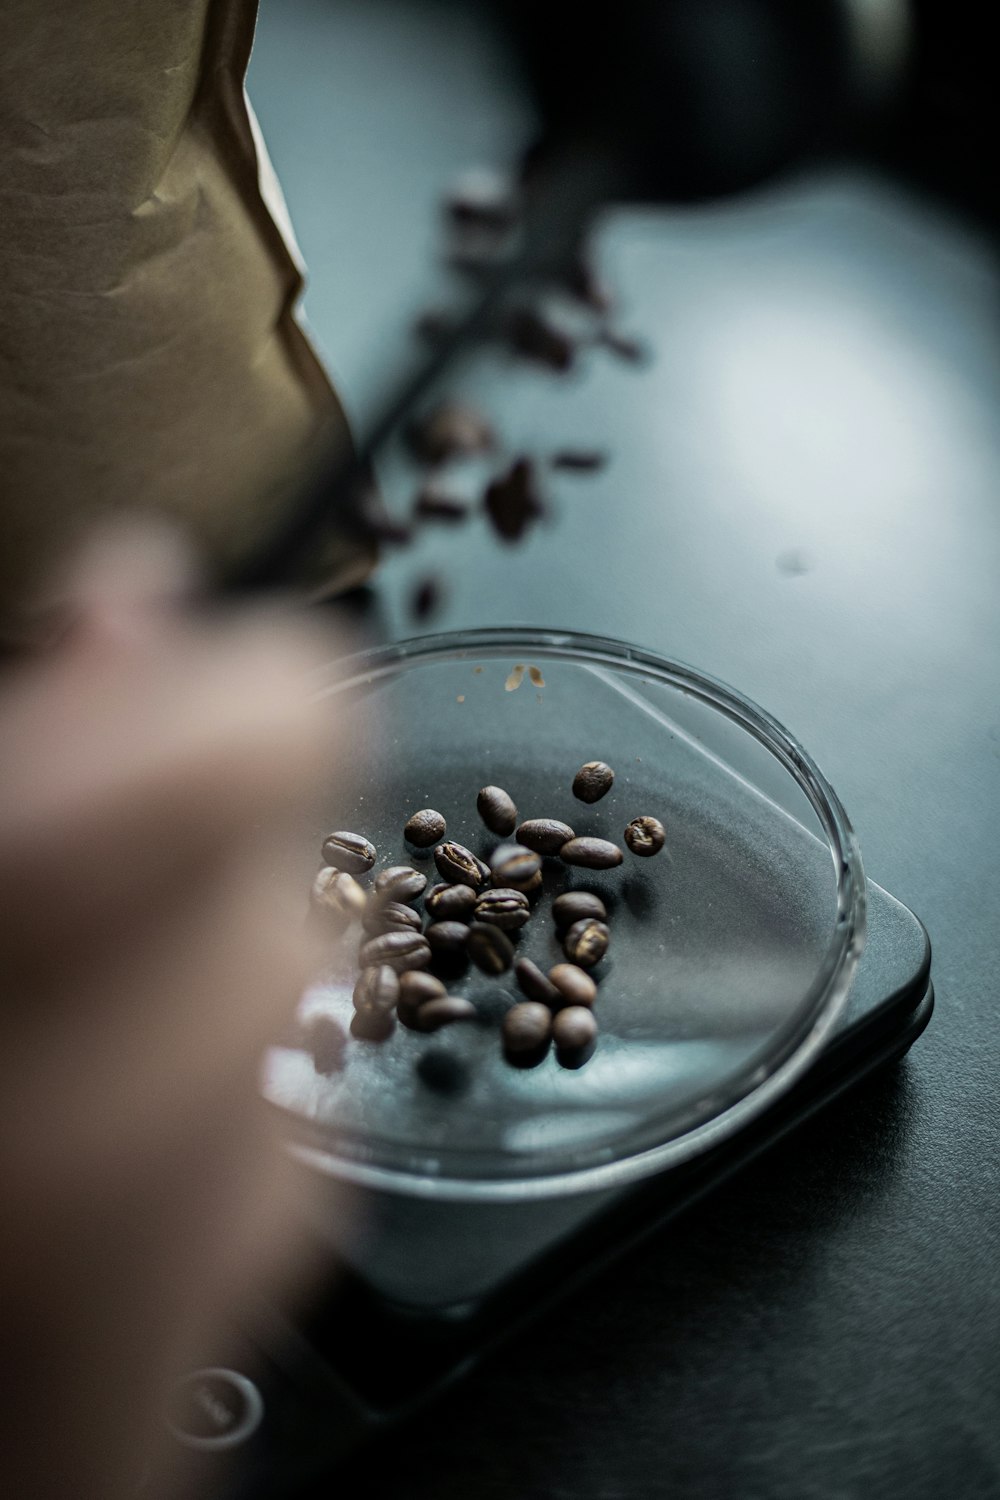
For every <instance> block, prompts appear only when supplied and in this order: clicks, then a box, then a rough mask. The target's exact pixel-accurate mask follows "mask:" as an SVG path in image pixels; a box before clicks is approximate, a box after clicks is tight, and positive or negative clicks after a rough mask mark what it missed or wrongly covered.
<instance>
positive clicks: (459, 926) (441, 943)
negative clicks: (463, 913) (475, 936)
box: [424, 922, 469, 958]
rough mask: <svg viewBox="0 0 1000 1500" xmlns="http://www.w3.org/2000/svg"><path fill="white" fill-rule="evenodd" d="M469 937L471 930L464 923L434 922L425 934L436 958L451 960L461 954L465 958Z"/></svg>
mask: <svg viewBox="0 0 1000 1500" xmlns="http://www.w3.org/2000/svg"><path fill="white" fill-rule="evenodd" d="M468 936H469V929H468V927H467V926H466V925H465V923H464V922H432V923H431V925H430V926H429V927H428V929H427V931H426V932H425V933H424V937H425V938H426V939H427V941H428V943H430V945H431V952H432V953H433V954H434V956H435V958H437V957H439V956H444V957H447V958H451V957H453V956H454V955H456V954H459V953H461V954H462V955H463V956H464V954H465V944H466V942H467V940H468Z"/></svg>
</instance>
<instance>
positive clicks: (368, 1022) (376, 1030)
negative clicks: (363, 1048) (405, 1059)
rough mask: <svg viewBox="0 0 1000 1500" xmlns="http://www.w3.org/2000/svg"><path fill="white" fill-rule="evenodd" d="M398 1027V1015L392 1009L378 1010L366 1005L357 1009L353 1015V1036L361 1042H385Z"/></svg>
mask: <svg viewBox="0 0 1000 1500" xmlns="http://www.w3.org/2000/svg"><path fill="white" fill-rule="evenodd" d="M395 1029H396V1017H395V1016H394V1015H393V1013H392V1011H391V1010H377V1009H376V1008H375V1007H374V1006H366V1007H365V1009H364V1010H356V1011H355V1012H354V1015H353V1016H352V1017H351V1036H353V1037H357V1039H358V1041H361V1042H385V1041H388V1039H389V1037H391V1036H392V1033H393V1032H394V1031H395Z"/></svg>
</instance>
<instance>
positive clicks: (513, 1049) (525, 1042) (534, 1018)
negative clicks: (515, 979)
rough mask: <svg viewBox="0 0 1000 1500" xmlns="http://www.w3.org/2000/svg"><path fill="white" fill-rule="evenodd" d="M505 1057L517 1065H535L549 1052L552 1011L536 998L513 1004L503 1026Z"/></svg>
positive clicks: (524, 1066)
mask: <svg viewBox="0 0 1000 1500" xmlns="http://www.w3.org/2000/svg"><path fill="white" fill-rule="evenodd" d="M500 1033H501V1036H502V1038H503V1051H504V1056H505V1057H506V1059H507V1061H508V1062H511V1063H514V1064H515V1065H516V1066H517V1067H523V1068H526V1067H534V1066H535V1064H536V1063H539V1062H541V1060H542V1058H543V1057H544V1056H545V1054H546V1052H547V1051H548V1047H549V1041H550V1040H551V1037H552V1012H551V1011H550V1010H549V1008H548V1006H547V1005H542V1004H540V1002H539V1001H537V1000H522V1001H521V1003H520V1004H519V1005H514V1006H511V1008H510V1010H509V1011H508V1012H507V1014H506V1015H505V1016H504V1018H503V1023H502V1025H501V1028H500Z"/></svg>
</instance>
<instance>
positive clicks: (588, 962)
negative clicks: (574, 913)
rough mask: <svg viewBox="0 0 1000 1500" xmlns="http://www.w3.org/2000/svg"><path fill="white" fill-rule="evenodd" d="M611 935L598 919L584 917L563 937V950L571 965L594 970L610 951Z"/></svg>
mask: <svg viewBox="0 0 1000 1500" xmlns="http://www.w3.org/2000/svg"><path fill="white" fill-rule="evenodd" d="M610 940H611V933H610V932H609V931H608V929H607V927H606V926H605V924H604V923H603V922H599V921H598V920H597V918H596V917H584V918H583V919H582V921H579V922H574V923H573V926H572V927H571V928H570V929H569V931H568V932H567V933H566V934H565V936H564V937H563V948H564V950H565V953H566V957H567V958H568V959H569V961H570V963H574V964H579V966H580V968H581V969H592V968H594V966H595V965H596V964H599V963H600V961H601V959H602V958H603V957H604V955H605V953H607V951H608V943H609V942H610Z"/></svg>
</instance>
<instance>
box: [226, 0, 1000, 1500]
mask: <svg viewBox="0 0 1000 1500" xmlns="http://www.w3.org/2000/svg"><path fill="white" fill-rule="evenodd" d="M250 86H251V94H252V97H253V100H254V103H255V105H256V108H257V111H258V114H259V115H260V118H261V122H262V124H263V127H264V130H265V134H266V136H267V138H268V142H269V145H270V147H271V151H272V155H273V157H274V160H275V163H276V165H277V167H278V170H279V173H280V175H281V178H282V181H283V184H284V187H285V191H286V194H287V196H288V199H289V203H290V206H291V210H292V214H293V218H294V220H295V223H296V227H297V230H298V233H299V236H300V240H301V243H302V247H303V250H304V253H305V256H306V258H307V260H308V262H309V265H310V272H311V290H310V294H309V297H308V301H307V310H308V313H309V317H310V319H311V321H312V324H313V326H314V328H315V331H316V334H317V337H318V340H319V342H320V344H321V346H322V348H323V349H324V351H325V353H326V354H327V356H328V358H329V361H330V364H331V367H332V369H333V370H334V372H335V374H336V376H337V378H338V380H339V382H340V383H341V385H342V387H343V390H344V393H345V396H346V399H347V403H348V406H349V407H350V408H351V409H353V410H354V411H356V412H363V411H364V410H366V409H367V408H368V406H369V405H370V403H371V401H372V400H373V399H374V396H375V394H376V393H377V391H378V389H379V387H380V383H381V382H382V380H383V379H384V377H385V374H386V372H387V371H388V370H389V369H391V368H392V366H393V363H394V361H395V360H396V358H397V357H398V355H399V353H400V351H402V350H404V349H405V348H406V340H407V336H408V335H407V327H408V323H409V320H410V318H411V316H412V313H413V312H414V311H415V310H416V309H417V308H418V307H419V306H420V305H421V303H422V302H423V301H426V300H427V299H428V298H429V297H433V296H436V295H437V294H438V293H439V292H440V290H441V287H442V286H443V285H444V284H445V283H444V282H443V281H442V279H441V275H440V273H439V272H438V271H437V270H436V269H435V268H434V265H433V250H434V246H435V244H436V239H437V222H436V216H435V201H436V195H437V194H438V192H439V191H440V189H441V187H442V186H443V185H444V184H445V183H446V182H447V181H448V179H449V177H450V175H451V174H452V173H453V172H454V171H455V170H456V169H457V168H459V167H462V166H465V165H467V164H469V162H470V161H471V162H476V161H498V160H500V161H502V160H503V159H504V158H505V156H506V155H507V154H508V153H509V151H510V150H511V148H512V146H513V145H514V144H515V143H516V142H517V141H518V140H519V139H520V138H521V136H522V134H523V131H524V128H525V123H526V112H525V109H524V106H523V104H522V103H521V102H520V101H519V100H518V99H517V98H516V97H515V96H514V95H513V94H512V93H511V91H510V89H509V87H508V85H507V82H506V80H505V77H504V75H503V72H502V70H501V69H500V68H499V66H498V65H497V61H496V58H495V56H494V54H493V52H492V51H491V49H490V47H489V45H488V41H487V39H485V38H484V37H483V36H482V35H481V34H480V32H479V30H478V27H477V25H476V24H475V23H474V22H473V21H471V20H459V19H458V18H456V17H455V16H453V15H451V14H450V13H449V12H447V11H442V10H440V9H435V8H434V7H427V6H422V5H405V4H399V3H397V0H392V3H390V0H380V3H379V4H378V5H373V4H371V3H370V0H369V3H367V4H366V3H363V0H351V3H332V0H264V4H263V10H262V16H261V25H260V32H259V37H258V44H257V49H256V52H255V56H254V61H253V65H252V70H251V84H250ZM597 249H598V255H599V260H600V263H601V265H602V267H603V269H604V270H605V271H606V273H607V275H608V277H609V279H610V280H611V281H612V283H613V284H614V285H615V286H616V287H617V288H618V290H619V292H620V294H621V300H622V304H623V309H624V314H623V316H624V322H625V324H626V325H627V326H628V327H629V328H634V329H635V330H637V331H640V332H641V333H642V334H643V336H644V337H646V338H648V340H649V341H650V343H651V344H652V345H653V346H654V349H655V359H654V360H653V362H652V363H651V364H650V365H649V366H648V367H647V368H644V369H642V370H636V369H631V368H628V367H625V366H622V365H618V364H615V363H614V362H613V361H611V360H609V359H608V358H607V357H600V356H599V355H598V354H597V353H596V352H595V353H594V355H593V356H592V357H591V358H590V359H589V361H588V363H587V368H586V369H585V370H584V371H583V372H582V373H580V374H575V375H573V376H572V377H571V378H570V379H568V380H565V381H560V380H558V379H556V378H554V377H550V376H548V375H547V374H545V373H544V372H539V373H535V372H527V371H523V370H513V369H505V368H503V367H502V366H501V365H499V364H498V363H495V362H494V363H493V364H490V363H488V362H486V363H484V364H483V365H482V366H481V367H478V368H477V369H475V370H474V371H472V372H470V376H469V385H468V389H469V390H472V391H475V392H477V393H478V394H479V395H480V396H481V397H482V398H483V399H484V400H486V401H487V402H488V404H489V406H490V409H491V411H492V412H493V413H494V414H495V415H496V417H497V420H498V421H499V423H500V425H501V427H502V429H503V432H504V435H505V438H507V439H508V440H509V441H510V443H511V444H512V445H513V446H515V447H516V446H520V445H525V446H528V447H535V448H540V449H542V450H544V449H545V448H546V446H549V445H554V444H557V443H558V444H561V443H564V442H572V441H576V440H581V441H585V442H587V443H592V442H593V441H594V440H595V438H596V439H598V440H600V441H603V442H606V444H607V447H608V449H609V452H610V453H611V454H612V461H611V463H610V464H609V466H608V467H607V468H606V469H605V470H604V471H603V472H602V473H601V474H600V475H598V476H595V477H592V478H586V479H581V478H572V477H565V478H562V479H560V480H559V481H558V483H557V484H555V485H554V486H553V498H554V504H555V510H556V515H555V518H554V520H553V522H552V524H551V525H549V526H547V527H545V528H544V529H542V530H541V531H539V532H538V533H537V534H536V535H535V536H534V537H533V538H532V539H531V541H530V542H529V543H528V544H527V545H526V546H524V547H523V548H521V549H519V550H516V551H504V552H500V551H498V549H497V548H496V547H495V546H493V545H492V544H491V543H490V542H489V540H488V537H487V535H486V533H485V530H484V529H483V527H482V524H481V523H475V524H472V525H470V526H468V527H467V528H464V529H462V528H457V529H454V530H452V529H447V530H446V529H444V528H440V529H437V530H434V531H432V532H428V534H427V535H426V536H425V538H424V539H423V540H422V541H421V543H420V545H419V546H418V547H417V548H416V549H413V550H411V551H408V552H407V553H405V554H404V555H402V556H400V557H398V558H393V559H392V560H390V561H389V562H388V564H387V565H386V566H385V568H384V569H383V570H382V572H381V574H380V578H379V581H378V585H377V588H378V593H379V599H380V603H381V607H382V609H383V611H384V617H385V621H386V629H387V631H388V632H389V633H390V634H394V635H401V634H405V633H407V632H408V630H409V628H410V627H409V625H408V622H407V619H406V613H405V608H404V604H405V600H406V598H407V596H408V593H409V591H410V589H411V588H412V585H413V584H414V582H416V581H417V580H418V579H419V578H421V577H423V576H424V575H425V574H427V573H428V572H429V571H433V572H435V573H440V574H441V575H443V576H444V577H445V578H446V579H447V580H448V590H449V592H448V596H447V600H446V603H445V607H444V609H443V611H442V613H441V614H440V616H439V617H438V619H437V620H436V621H435V624H440V625H441V626H442V628H457V627H461V626H467V625H469V626H471V625H484V624H508V623H515V622H517V623H522V622H531V623H535V624H539V625H553V626H564V627H570V628H576V629H583V630H596V631H600V632H602V633H606V634H611V635H616V636H620V637H623V638H625V639H631V640H635V641H638V642H641V643H643V644H645V645H648V646H650V647H652V648H655V649H657V650H660V651H662V652H664V653H665V654H667V655H670V656H675V657H678V658H680V659H682V660H686V661H689V662H692V663H694V664H696V665H697V666H699V667H701V668H703V669H705V670H707V671H709V672H711V673H713V674H715V675H717V676H719V677H721V678H723V679H725V680H727V681H729V682H731V683H733V684H734V685H736V686H738V687H739V688H740V689H742V690H743V691H744V692H746V693H747V694H749V695H750V696H751V697H753V698H755V699H756V700H757V701H758V702H760V703H762V704H763V705H765V706H766V707H767V708H768V709H770V710H771V711H772V712H774V713H775V714H776V715H777V716H778V717H779V718H781V719H782V720H783V721H784V722H785V723H786V724H787V725H788V726H789V727H790V728H791V729H792V730H793V731H794V732H795V733H796V734H797V735H798V736H799V737H800V739H801V740H802V741H803V743H804V744H805V745H806V746H807V747H808V748H809V750H810V751H811V752H812V753H813V755H814V756H815V757H816V759H817V760H818V761H819V763H820V765H821V766H822V767H823V769H824V770H825V771H826V772H827V774H828V775H829V776H830V778H831V779H832V781H833V783H834V785H835V786H836V788H837V790H838V791H839V793H840V795H841V797H842V798H843V800H844V802H845V804H846V806H847V808H848V810H849V812H850V814H851V817H852V819H853V821H854V824H855V827H856V829H857V832H858V835H859V838H860V841H861V847H862V850H863V854H864V858H865V864H866V869H867V873H868V874H869V875H870V876H871V877H872V878H873V879H874V880H876V881H878V882H879V883H880V884H882V885H884V886H886V887H887V888H888V889H889V890H890V891H892V892H893V893H894V894H895V895H897V896H898V897H899V898H900V899H901V900H903V901H905V902H906V903H907V904H908V905H910V906H911V907H912V908H913V909H914V910H915V911H916V912H917V913H918V914H919V915H920V916H921V918H922V919H923V921H924V922H925V923H926V925H927V927H928V929H929V931H930V934H931V938H932V942H933V945H934V977H935V984H936V989H937V995H938V1008H937V1013H936V1015H935V1017H934V1020H933V1022H932V1025H931V1028H930V1030H929V1031H928V1033H927V1034H926V1035H925V1037H924V1038H923V1039H922V1040H921V1041H920V1042H919V1043H918V1045H917V1047H916V1048H915V1049H914V1051H913V1053H912V1054H911V1056H910V1057H909V1058H908V1059H907V1061H906V1062H905V1064H904V1065H902V1066H901V1067H900V1068H899V1069H897V1070H896V1071H894V1072H893V1073H892V1074H891V1075H890V1076H886V1077H882V1078H880V1079H878V1080H876V1081H873V1082H871V1083H869V1084H868V1085H866V1086H864V1087H863V1088H862V1089H861V1090H860V1091H859V1092H858V1093H857V1094H856V1095H855V1096H854V1097H853V1098H851V1099H850V1100H848V1101H847V1102H844V1103H842V1104H840V1105H837V1106H835V1107H833V1108H832V1109H831V1110H829V1111H828V1112H827V1113H826V1114H825V1115H824V1116H823V1117H822V1118H821V1119H819V1120H818V1121H817V1122H815V1123H814V1124H812V1125H810V1126H809V1127H807V1128H806V1129H804V1130H802V1131H801V1132H800V1133H799V1134H798V1135H797V1136H796V1138H795V1139H794V1141H791V1142H789V1143H786V1144H785V1145H783V1146H782V1147H780V1148H778V1149H776V1150H775V1151H774V1152H772V1153H771V1154H770V1155H769V1156H768V1158H767V1159H766V1160H764V1161H762V1162H760V1163H759V1164H758V1165H756V1166H755V1167H753V1168H752V1169H750V1170H748V1171H747V1172H746V1173H745V1174H744V1175H743V1176H742V1177H741V1178H740V1179H739V1181H738V1182H735V1183H733V1184H731V1185H729V1186H727V1187H726V1188H725V1190H724V1191H722V1192H720V1193H718V1194H717V1195H716V1196H715V1197H714V1198H713V1199H712V1200H710V1201H709V1202H707V1203H706V1204H704V1205H703V1206H702V1207H701V1208H700V1209H698V1210H697V1211H696V1212H694V1213H692V1214H690V1215H689V1216H688V1217H687V1218H686V1219H684V1220H683V1221H681V1222H679V1223H678V1224H676V1225H675V1226H674V1227H673V1228H672V1229H671V1230H670V1232H669V1233H668V1234H663V1235H659V1236H657V1237H656V1238H655V1239H654V1240H653V1241H652V1242H650V1243H647V1244H646V1245H645V1247H644V1248H642V1249H641V1250H640V1251H637V1252H635V1253H633V1254H632V1255H631V1256H630V1258H629V1259H628V1261H627V1262H626V1263H625V1264H624V1265H622V1266H621V1267H620V1268H619V1269H618V1270H616V1271H615V1272H613V1273H610V1274H606V1275H605V1276H604V1277H603V1278H602V1279H600V1280H599V1281H597V1282H596V1283H594V1284H593V1285H592V1286H591V1288H590V1290H589V1291H588V1292H587V1293H585V1294H583V1295H580V1296H576V1297H574V1299H573V1300H572V1301H571V1302H570V1303H569V1304H567V1305H566V1306H565V1307H564V1308H563V1309H562V1310H561V1311H560V1312H559V1313H558V1314H557V1315H554V1316H550V1317H549V1318H548V1319H547V1320H546V1321H545V1323H544V1325H542V1326H539V1327H537V1328H536V1330H535V1332H534V1334H533V1335H532V1336H531V1337H526V1338H523V1339H521V1340H520V1341H519V1342H518V1343H517V1344H516V1345H515V1346H513V1347H511V1348H510V1349H509V1350H508V1351H507V1352H506V1353H505V1354H504V1355H503V1356H502V1357H500V1358H499V1359H498V1360H496V1361H494V1362H493V1363H492V1364H490V1365H489V1366H488V1367H487V1368H485V1369H483V1370H481V1371H480V1372H479V1373H477V1374H476V1375H474V1376H473V1377H472V1378H471V1379H470V1380H469V1381H468V1382H467V1383H466V1384H465V1385H464V1386H463V1387H462V1389H461V1390H460V1391H458V1392H456V1394H455V1396H454V1397H453V1399H452V1401H451V1404H450V1406H449V1408H448V1409H447V1411H446V1412H444V1413H441V1414H439V1416H438V1418H437V1420H436V1421H435V1422H434V1423H431V1422H430V1421H428V1425H427V1428H426V1431H420V1430H417V1431H415V1432H410V1433H408V1434H407V1435H406V1437H405V1439H404V1440H403V1441H401V1442H400V1443H399V1444H398V1445H388V1446H387V1448H386V1450H385V1451H379V1452H377V1453H375V1454H373V1455H371V1456H369V1457H367V1458H366V1460H365V1462H364V1465H363V1466H360V1467H359V1468H358V1469H357V1470H356V1472H355V1474H354V1475H353V1476H352V1477H353V1479H354V1481H355V1482H356V1484H357V1486H358V1487H359V1488H360V1489H363V1490H364V1492H365V1493H369V1494H374V1493H378V1494H382V1493H385V1494H386V1495H389V1494H394V1495H400V1496H403V1495H405V1496H407V1497H413V1500H419V1497H424V1496H426V1497H428V1500H429V1497H434V1500H446V1497H451V1496H456V1497H457V1496H462V1497H465V1496H468V1495H471V1494H475V1495H477V1496H480V1497H485V1500H514V1497H516V1500H542V1497H546V1500H563V1497H567V1500H568V1497H570V1496H573V1497H575V1500H625V1497H629V1500H631V1497H633V1496H660V1495H663V1496H666V1495H683V1496H698V1497H701V1496H706V1497H714V1496H719V1497H729V1496H736V1497H741V1500H743V1497H757V1496H760V1497H769V1500H770V1497H774V1500H782V1497H787V1500H806V1497H809V1500H812V1497H816V1500H834V1497H837V1500H842V1497H844V1500H846V1497H855V1496H858V1497H860V1496H864V1497H866V1500H869V1497H878V1496H907V1497H925V1496H926V1497H931V1496H935V1497H936V1496H938V1495H944V1494H948V1495H961V1496H963V1497H980V1496H984V1497H985V1496H1000V1194H998V1184H1000V1165H998V1145H1000V1130H998V1117H1000V1107H998V1097H1000V1086H998V1071H1000V1039H998V1038H1000V1029H998V1023H997V1013H998V1009H1000V995H998V985H997V980H996V954H997V945H998V917H1000V860H998V857H997V833H998V808H1000V706H998V704H1000V651H998V645H1000V590H998V587H997V578H998V573H1000V498H998V493H997V492H998V475H1000V463H998V458H1000V423H998V412H1000V320H998V316H997V308H998V304H997V292H998V274H997V265H996V258H995V256H994V254H993V253H992V251H991V249H990V247H989V246H988V245H987V244H986V243H985V242H983V241H982V240H980V239H979V238H977V236H976V235H975V234H974V233H973V232H972V231H970V230H968V229H966V228H963V227H962V226H961V225H959V224H958V223H957V222H954V221H952V220H950V219H948V218H947V217H945V216H943V215H942V214H941V213H940V212H938V211H937V210H934V209H932V208H931V207H930V206H928V205H926V204H923V203H921V202H919V201H917V200H915V199H914V198H912V197H909V196H906V195H905V194H904V193H903V192H902V191H901V190H900V189H898V188H896V187H894V186H893V185H892V184H891V183H889V182H887V181H885V180H882V179H879V178H876V177H871V176H865V175H862V174H861V173H859V172H857V171H848V170H846V169H845V170H843V171H841V172H832V171H831V172H828V173H825V174H823V175H822V176H817V177H814V178H811V179H809V180H804V181H799V182H796V183H788V184H784V185H781V186H776V187H774V188H772V189H769V190H768V191H766V192H761V193H758V194H755V195H754V196H753V197H752V198H748V199H744V200H740V201H739V202H734V203H728V204H724V205H720V206H717V207H713V208H711V209H700V210H686V211H671V212H659V213H651V212H650V213H643V214H639V213H624V212H620V213H617V214H616V215H614V216H613V217H611V218H609V220H608V221H607V222H606V223H605V224H604V225H603V226H602V228H601V231H600V234H599V236H598V241H597ZM385 482H386V488H387V492H388V494H389V498H390V500H391V501H392V502H393V503H398V504H405V503H407V502H408V498H409V496H408V493H407V491H406V484H407V482H408V481H407V480H406V476H405V475H403V474H401V473H398V472H394V471H392V470H389V471H387V473H386V476H385ZM341 1492H343V1491H341Z"/></svg>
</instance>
